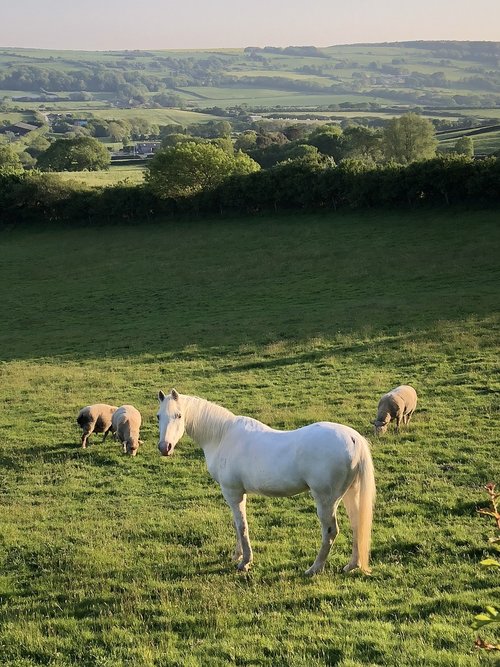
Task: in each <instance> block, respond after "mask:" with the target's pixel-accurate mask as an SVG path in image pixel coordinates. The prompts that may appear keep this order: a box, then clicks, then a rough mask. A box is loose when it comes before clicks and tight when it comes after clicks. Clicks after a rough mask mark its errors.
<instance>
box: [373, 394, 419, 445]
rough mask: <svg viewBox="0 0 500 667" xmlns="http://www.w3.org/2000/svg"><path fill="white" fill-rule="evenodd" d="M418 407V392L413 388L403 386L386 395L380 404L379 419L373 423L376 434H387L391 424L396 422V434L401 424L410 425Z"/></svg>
mask: <svg viewBox="0 0 500 667" xmlns="http://www.w3.org/2000/svg"><path fill="white" fill-rule="evenodd" d="M416 407H417V392H416V391H415V389H413V387H410V386H409V385H407V384H402V385H401V386H399V387H396V388H395V389H392V390H391V391H389V392H387V394H384V395H383V396H382V398H381V399H380V401H379V403H378V412H377V419H375V421H373V422H372V424H373V425H374V427H375V429H374V430H375V434H376V435H380V434H381V433H385V432H386V430H387V426H388V425H389V422H391V421H392V420H393V419H395V420H396V432H397V431H399V426H400V424H401V422H403V424H408V423H409V421H410V419H411V416H412V414H413V413H414V411H415V408H416Z"/></svg>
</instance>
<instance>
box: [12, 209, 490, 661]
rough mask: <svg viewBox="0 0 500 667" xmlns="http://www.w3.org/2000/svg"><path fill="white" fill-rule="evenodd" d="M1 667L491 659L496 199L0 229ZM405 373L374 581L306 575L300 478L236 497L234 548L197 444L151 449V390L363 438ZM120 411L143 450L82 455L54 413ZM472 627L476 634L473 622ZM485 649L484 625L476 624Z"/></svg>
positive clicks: (309, 551)
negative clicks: (167, 451) (134, 423)
mask: <svg viewBox="0 0 500 667" xmlns="http://www.w3.org/2000/svg"><path fill="white" fill-rule="evenodd" d="M0 238H1V243H0V285H1V286H2V293H1V298H2V304H3V317H2V321H1V324H0V349H1V350H2V356H3V360H2V363H0V374H1V378H2V381H1V383H0V405H1V410H0V429H1V432H2V438H1V441H0V459H1V464H2V465H1V467H0V493H1V499H2V512H1V514H0V525H1V529H0V535H1V538H0V562H1V572H2V574H1V576H0V618H1V621H2V622H1V623H0V663H1V664H5V665H9V667H34V666H40V665H47V666H50V667H69V666H71V667H73V666H74V667H76V666H78V667H95V666H100V667H104V666H106V667H111V666H112V667H129V666H130V667H132V666H133V667H153V666H154V667H164V666H167V665H168V666H170V665H175V666H178V667H185V666H188V667H189V666H191V667H195V666H203V667H205V666H207V665H208V666H212V665H221V666H222V665H239V666H243V665H245V666H250V665H252V666H253V665H266V666H267V665H269V666H271V665H272V666H276V665H279V666H281V667H287V666H293V667H295V666H301V667H306V666H307V667H311V666H312V667H320V666H324V665H340V666H342V667H360V666H361V665H391V666H396V665H397V666H398V667H400V666H401V665H404V666H406V665H408V666H411V667H415V666H419V667H429V666H431V667H432V666H438V665H439V666H447V667H452V666H453V667H469V666H474V665H477V666H479V665H494V664H498V663H495V656H493V655H488V654H485V653H483V654H480V653H478V652H477V651H476V650H475V649H474V648H473V642H474V639H475V633H474V631H473V630H471V629H470V622H471V620H472V618H473V616H474V615H475V614H477V613H479V612H480V611H482V609H483V608H484V607H485V606H486V605H488V604H496V605H497V606H498V593H499V590H500V589H499V585H498V584H499V581H498V574H497V573H495V572H491V571H486V570H484V569H482V568H481V567H480V566H479V561H480V560H481V558H482V557H483V556H484V555H485V554H486V553H487V549H486V543H487V538H488V536H489V535H492V526H491V525H490V524H489V523H488V521H487V520H486V519H484V518H480V517H479V516H478V515H477V513H476V508H477V507H481V506H483V505H484V504H485V496H484V493H483V491H482V486H483V485H484V484H485V483H487V482H488V481H492V480H495V481H497V482H500V479H499V465H498V426H499V420H498V417H499V411H498V410H499V402H498V396H499V392H500V383H499V375H498V353H499V318H498V304H499V300H498V294H499V286H500V273H499V265H498V257H499V256H500V228H499V225H498V212H497V211H490V212H488V211H484V212H481V211H469V212H467V211H456V210H455V211H449V212H439V211H436V212H430V211H427V212H425V211H415V212H411V211H400V212H397V213H378V214H372V213H368V214H361V213H356V214H343V215H332V214H329V215H323V216H312V215H311V216H295V217H293V216H287V217H281V218H268V217H262V218H254V219H247V220H207V221H188V220H185V221H179V222H164V223H161V222H158V223H156V224H154V225H144V226H130V227H119V226H116V227H108V228H106V227H102V228H90V227H89V228H80V229H79V228H75V229H61V228H59V229H58V228H52V229H48V228H44V227H40V228H38V229H30V230H19V231H11V232H3V233H2V236H1V237H0ZM401 382H408V383H411V384H413V385H414V386H415V387H416V388H417V391H418V392H419V395H420V403H419V407H418V409H417V412H416V414H415V417H414V420H413V422H412V423H411V425H410V427H409V428H408V430H406V431H403V432H402V433H401V434H400V435H396V434H394V433H393V432H392V431H391V432H390V433H389V434H387V436H385V437H384V438H380V439H373V457H374V463H375V469H376V478H377V487H378V499H377V508H376V515H375V522H374V534H373V553H372V565H373V574H372V576H371V577H366V576H363V575H360V574H356V573H353V574H352V576H345V575H342V574H341V572H340V570H341V567H342V566H343V565H344V564H345V563H346V562H347V560H348V557H349V552H350V537H349V535H348V528H347V521H346V518H345V516H344V513H343V512H341V517H340V523H341V534H340V536H339V538H338V540H337V542H336V544H335V546H334V548H333V550H332V553H331V555H330V559H329V564H328V567H327V569H326V571H325V573H324V574H322V575H319V576H317V577H315V578H312V579H308V578H306V577H304V575H303V572H304V570H305V569H306V568H307V567H308V566H309V565H310V564H311V562H312V560H313V558H314V556H315V553H316V550H317V547H318V544H319V528H318V525H317V519H316V516H315V510H314V505H313V502H312V500H311V498H309V497H308V496H307V495H302V496H297V497H295V498H289V499H270V498H259V497H252V498H250V501H249V524H250V537H251V538H252V541H253V547H254V555H255V565H254V568H253V569H252V570H251V571H250V573H249V574H248V575H239V574H237V573H236V572H235V571H234V569H233V565H232V564H231V562H230V555H231V553H232V549H233V546H234V545H233V542H234V538H233V533H232V526H231V519H230V513H229V510H228V508H227V507H226V505H225V502H224V501H223V499H222V497H221V494H220V490H219V487H218V486H217V485H216V483H215V482H213V481H212V480H211V479H210V478H209V475H208V473H207V471H206V467H205V463H204V460H203V458H202V454H201V450H199V449H197V447H196V446H195V445H194V444H193V443H192V442H190V440H189V438H186V437H185V438H184V439H183V440H182V441H181V443H180V444H179V445H178V447H177V450H176V453H175V455H174V457H172V458H171V459H168V460H167V459H162V458H161V457H160V456H159V454H158V452H157V450H156V442H157V437H158V436H157V427H156V420H155V412H156V394H157V391H158V388H160V387H161V388H163V389H165V390H167V389H169V388H171V387H172V386H175V387H176V388H177V389H178V390H179V391H181V392H183V393H188V394H197V395H201V396H204V397H206V398H208V399H210V400H213V401H216V402H219V403H221V404H223V405H225V406H226V407H228V408H230V409H231V410H233V411H234V412H235V413H237V414H248V415H251V416H253V417H256V418H258V419H261V420H262V421H265V422H266V423H269V424H271V425H272V426H274V427H277V428H287V429H289V428H295V427H298V426H301V425H303V424H305V423H308V422H311V421H317V420H323V419H327V420H331V421H339V422H341V423H347V424H350V425H352V426H353V427H355V428H357V429H358V430H359V431H360V432H361V433H363V434H365V435H370V432H371V430H370V420H371V419H373V418H374V416H375V412H376V405H377V401H378V398H379V396H380V395H381V394H382V393H383V392H385V391H386V390H388V389H389V388H391V387H393V386H395V385H397V384H399V383H401ZM94 401H105V402H112V403H114V404H117V405H119V404H122V403H128V402H130V403H133V404H135V405H136V406H137V407H138V408H139V409H140V410H141V412H142V414H143V422H144V425H143V429H142V437H143V439H144V441H145V444H144V446H143V447H142V448H141V449H140V451H139V454H138V456H137V457H136V458H135V459H131V458H127V457H124V456H122V455H121V454H120V451H119V447H118V446H117V444H116V443H113V442H106V444H105V445H104V446H102V445H101V444H97V443H99V442H100V436H97V437H95V436H94V442H95V443H96V444H94V445H92V446H91V447H89V448H88V449H87V450H81V449H80V448H79V446H78V441H79V432H78V429H77V428H76V424H75V421H74V420H75V415H76V413H77V411H78V409H79V408H80V407H82V406H83V405H86V404H88V403H90V402H94ZM483 635H484V636H485V637H486V638H488V639H490V640H492V639H494V638H495V637H494V633H493V631H490V632H489V633H488V632H487V631H485V632H484V633H483ZM497 641H498V635H497Z"/></svg>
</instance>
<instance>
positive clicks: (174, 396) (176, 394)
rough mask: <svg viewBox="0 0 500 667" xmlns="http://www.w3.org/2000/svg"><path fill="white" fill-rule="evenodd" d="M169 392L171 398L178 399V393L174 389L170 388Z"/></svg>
mask: <svg viewBox="0 0 500 667" xmlns="http://www.w3.org/2000/svg"><path fill="white" fill-rule="evenodd" d="M170 393H171V394H172V398H173V399H174V401H178V400H179V394H178V393H177V392H176V391H175V389H172V391H171V392H170Z"/></svg>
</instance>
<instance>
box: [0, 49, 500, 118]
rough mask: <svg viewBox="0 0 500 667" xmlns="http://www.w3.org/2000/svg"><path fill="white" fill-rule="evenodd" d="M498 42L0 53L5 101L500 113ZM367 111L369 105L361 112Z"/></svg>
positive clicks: (4, 51) (499, 52) (0, 69)
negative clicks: (404, 108)
mask: <svg viewBox="0 0 500 667" xmlns="http://www.w3.org/2000/svg"><path fill="white" fill-rule="evenodd" d="M499 65H500V42H440V41H436V42H428V41H411V42H398V43H386V44H353V45H347V46H345V45H342V46H330V47H326V48H317V47H314V46H307V47H296V46H289V47H285V48H278V47H272V46H268V47H264V48H260V47H251V46H250V47H246V48H242V49H218V50H206V51H105V52H87V51H44V50H38V49H11V48H3V49H0V97H1V96H2V91H4V95H5V96H6V97H8V98H12V99H13V100H14V101H15V100H16V99H18V98H23V100H21V101H23V102H30V101H38V102H40V103H47V102H49V103H50V102H51V101H54V99H55V98H59V99H60V100H61V99H62V101H64V100H67V101H73V102H77V101H84V102H89V101H101V102H102V101H104V102H105V103H107V104H113V105H117V104H118V105H122V106H156V107H162V106H163V107H177V108H182V107H187V108H193V109H202V108H209V107H213V106H219V107H222V108H226V107H228V106H238V105H242V104H244V105H247V107H249V108H251V109H253V108H256V109H262V108H274V107H288V108H293V107H298V106H310V107H315V108H318V107H322V108H325V107H332V108H338V107H339V105H342V104H344V105H348V106H355V105H358V107H359V108H363V106H364V107H365V108H368V107H371V108H376V107H377V106H378V107H380V106H384V105H395V104H397V105H403V106H404V105H406V106H415V105H418V106H420V107H423V108H441V109H445V108H447V109H450V108H451V109H454V108H466V107H468V108H485V107H488V108H495V107H499V108H500V67H499ZM360 105H361V106H360Z"/></svg>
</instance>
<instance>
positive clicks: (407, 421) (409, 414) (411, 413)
mask: <svg viewBox="0 0 500 667" xmlns="http://www.w3.org/2000/svg"><path fill="white" fill-rule="evenodd" d="M413 412H414V411H413V410H411V411H410V412H408V413H407V415H406V422H405V423H406V424H409V423H410V419H411V418H412V417H413Z"/></svg>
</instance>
